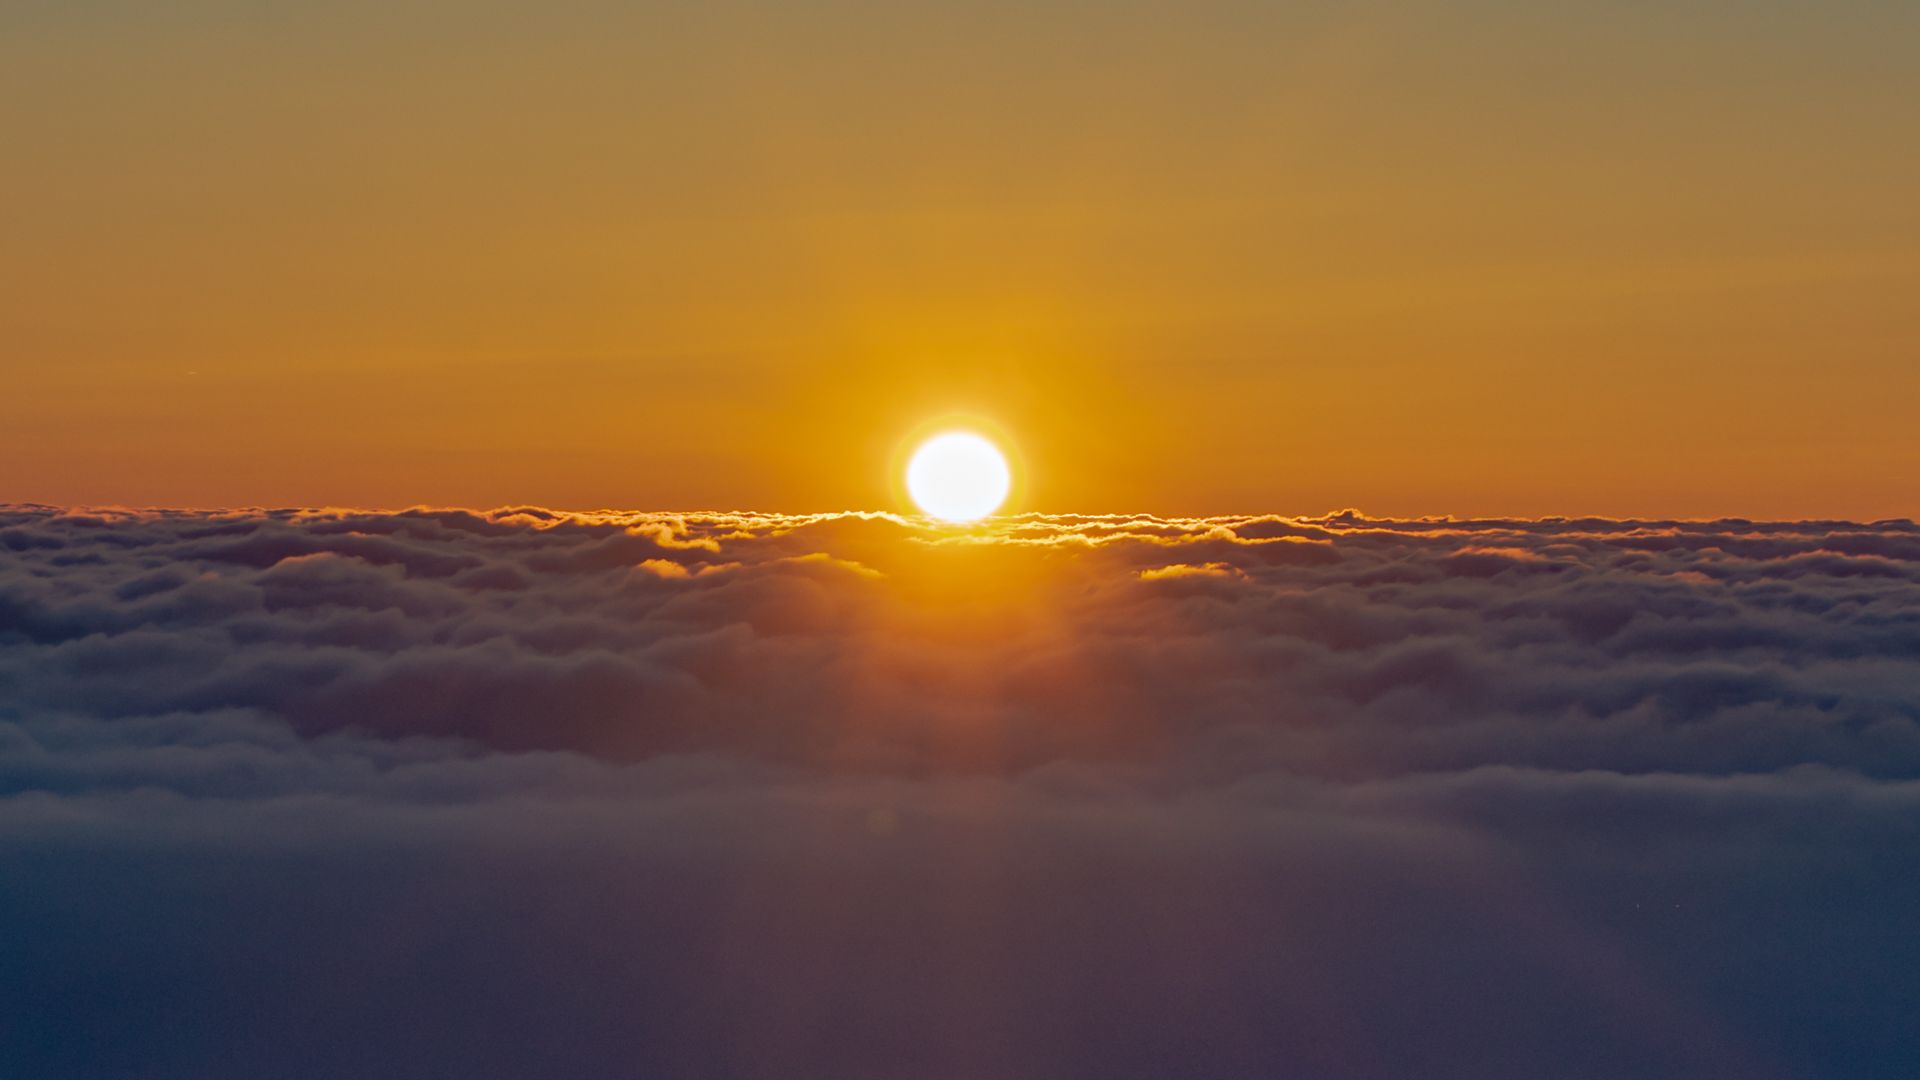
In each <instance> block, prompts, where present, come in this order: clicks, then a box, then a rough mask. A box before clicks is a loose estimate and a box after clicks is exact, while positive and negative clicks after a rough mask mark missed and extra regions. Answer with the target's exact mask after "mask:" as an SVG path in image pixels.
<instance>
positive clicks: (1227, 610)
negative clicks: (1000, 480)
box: [0, 506, 1920, 1077]
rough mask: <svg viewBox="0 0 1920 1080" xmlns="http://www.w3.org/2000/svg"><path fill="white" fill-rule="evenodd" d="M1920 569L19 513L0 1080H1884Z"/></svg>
mask: <svg viewBox="0 0 1920 1080" xmlns="http://www.w3.org/2000/svg"><path fill="white" fill-rule="evenodd" d="M1916 843H1920V528H1917V527H1916V526H1915V525H1914V524H1913V523H1911V522H1905V521H1895V522H1880V523H1873V524H1858V523H1846V522H1807V523H1771V522H1747V521H1718V522H1675V521H1642V522H1620V521H1607V520H1597V519H1576V520H1542V521H1532V520H1491V521H1450V520H1417V521H1400V520H1380V519H1373V518H1368V517H1366V516H1364V515H1361V514H1358V513H1356V512H1351V511H1348V512H1343V513H1340V514H1335V515H1330V516H1327V517H1323V518H1314V519H1282V518H1275V517H1229V518H1217V519H1205V520H1188V519H1162V518H1155V517H1149V516H1123V517H1087V516H1060V517H1049V516H1039V515H1028V516H1022V517H1014V518H1008V519H1002V520H1000V521H998V522H996V523H994V524H992V525H991V526H988V527H984V528H980V529H973V530H952V529H942V528H935V527H931V526H928V525H926V524H924V523H921V522H917V521H914V520H908V519H901V518H897V517H893V516H889V515H880V514H847V515H814V516H804V517H795V516H778V515H761V514H738V513H687V514H673V515H656V514H624V513H611V512H607V513H584V514H572V513H562V512H557V511H548V510H542V509H538V508H515V509H506V510H500V511H494V512H470V511H464V510H411V511H405V512H398V513H384V512H370V511H356V510H299V511H295V510H271V511H240V512H221V513H200V512H161V511H154V512H135V511H121V510H94V511H62V510H58V509H54V508H48V507H36V506H22V507H8V508H0V869H3V870H4V872H5V874H6V880H7V882H8V887H7V888H6V889H4V890H0V919H4V920H5V923H6V925H7V926H8V927H9V928H10V929H9V932H8V934H7V935H6V938H5V942H4V945H0V948H3V949H4V955H0V972H4V974H0V1072H6V1073H8V1074H9V1075H14V1074H17V1075H22V1076H39V1075H44V1076H86V1077H91V1076H101V1077H105V1076H124V1075H140V1076H195V1077H224V1076H233V1077H242V1076H258V1075H276V1076H289V1077H294V1076H316V1077H318V1076H339V1075H361V1076H374V1075H391V1076H419V1075H468V1074H487V1075H507V1076H535V1075H634V1074H644V1075H655V1076H689V1077H692V1076H716V1075H732V1076H768V1077H775V1076H778V1077H800V1076H819V1077H848V1076H899V1075H916V1076H930V1077H945V1076H954V1077H958V1076H975V1075H994V1076H1034V1077H1040V1076H1047V1077H1057V1076H1087V1077H1116V1076H1141V1077H1147V1076H1168V1075H1195V1076H1229V1075H1292V1076H1307V1077H1314V1076H1327V1077H1335V1076H1338V1077H1355V1076H1360V1077H1364V1076H1382V1077H1387V1076H1409V1075H1419V1076H1430V1077H1481V1076H1493V1075H1525V1074H1532V1075H1553V1076H1563V1077H1616V1076H1625V1075H1631V1076H1640V1077H1662V1076H1673V1077H1701V1076H1728V1077H1732V1076H1740V1077H1766V1076H1783V1077H1784V1076H1794V1077H1799V1076H1897V1075H1904V1074H1905V1069H1906V1063H1907V1061H1908V1053H1907V1046H1906V1031H1907V1030H1908V1024H1907V1022H1906V1018H1905V1017H1904V1014H1903V1011H1902V1010H1903V1008H1904V1004H1903V1003H1905V1002H1909V1001H1911V1000H1913V999H1914V998H1915V997H1916V996H1920V974H1916V972H1920V946H1916V944H1915V942H1916V941H1920V934H1916V933H1915V932H1914V929H1915V927H1914V916H1913V915H1912V911H1914V910H1916V906H1915V905H1916V903H1917V902H1920V874H1916V873H1915V872H1914V871H1913V870H1912V869H1911V868H1910V865H1909V864H1910V862H1911V857H1910V853H1911V852H1912V850H1914V845H1915V844H1916Z"/></svg>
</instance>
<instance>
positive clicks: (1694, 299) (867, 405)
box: [0, 0, 1920, 517]
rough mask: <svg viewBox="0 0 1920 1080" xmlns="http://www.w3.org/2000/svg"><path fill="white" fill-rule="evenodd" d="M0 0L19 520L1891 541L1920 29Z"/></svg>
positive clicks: (1531, 9) (1682, 7) (1228, 15)
mask: <svg viewBox="0 0 1920 1080" xmlns="http://www.w3.org/2000/svg"><path fill="white" fill-rule="evenodd" d="M539 7H540V10H537V11H536V10H533V5H525V6H516V5H504V4H490V3H468V4H458V5H456V4H448V3H433V4H429V3H419V2H393V0H385V2H381V3H356V2H343V3H330V4H310V5H293V4H266V3H237V2H235V3H218V2H209V0H176V2H173V3H168V4H163V5H162V4H150V3H120V2H72V0H65V2H42V0H26V2H21V0H14V2H12V3H8V4H6V5H5V6H4V7H0V132H4V139H0V208H3V209H0V215H3V218H0V373H3V374H4V383H3V384H0V385H4V398H0V401H4V418H5V422H4V423H0V501H5V500H41V501H49V502H123V503H137V504H193V505H226V504H239V503H274V504H289V503H336V504H371V505H396V504H400V505H404V504H409V503H418V502H430V503H461V504H484V505H496V504H502V503H516V502H537V503H543V504H550V505H561V506H606V505H618V506H639V507H756V508H764V509H769V510H805V509H824V508H841V507H881V506H886V505H888V501H889V499H890V495H889V490H890V487H889V478H888V475H887V470H888V468H889V462H890V460H891V458H892V455H893V452H894V450H895V448H896V444H897V443H898V441H899V440H900V439H902V438H903V437H905V435H906V434H907V433H908V432H910V431H911V430H913V429H914V428H916V427H917V426H919V425H921V424H922V423H924V422H925V421H926V420H928V419H929V418H930V417H935V416H939V415H943V414H947V413H952V412H970V413H974V414H978V415H980V416H983V417H986V418H988V419H990V420H992V421H993V422H995V423H996V424H998V425H1000V426H1001V427H1003V428H1004V429H1005V430H1006V431H1007V432H1009V433H1011V434H1012V436H1013V437H1014V438H1015V439H1016V441H1017V443H1018V448H1019V451H1020V453H1021V455H1022V456H1023V457H1024V459H1025V461H1026V463H1027V475H1026V483H1025V485H1024V493H1025V495H1024V503H1025V507H1027V508H1037V509H1045V510H1134V509H1145V510H1159V511H1165V512H1180V513H1200V512H1230V511H1256V510H1272V511H1281V512H1310V511H1319V510H1324V509H1327V508H1331V507H1336V506H1348V505H1352V506H1359V507H1362V508H1365V509H1367V510H1370V511H1374V512H1379V513H1446V512H1452V513H1461V514H1474V513H1516V514H1543V513H1583V512H1594V513H1611V514H1644V515H1684V516H1703V515H1716V514H1743V515H1749V516H1825V515H1844V516H1853V517H1878V516H1893V515H1914V514H1917V513H1920V496H1916V495H1915V492H1916V491H1920V435H1916V434H1915V430H1914V420H1915V414H1916V412H1917V411H1920V410H1917V409H1916V404H1917V403H1920V302H1916V297H1917V296H1920V198H1916V197H1915V192H1916V191H1920V139H1916V133H1917V132H1920V56H1917V53H1920V46H1916V42H1917V41H1920V5H1915V4H1913V3H1910V2H1905V0H1901V2H1892V0H1888V2H1876V0H1840V2H1835V3H1827V4H1821V5H1813V4H1789V3H1784V2H1753V3H1730V2H1716V3H1684V2H1682V3H1661V4H1652V3H1645V4H1642V3H1623V4H1572V3H1539V2H1529V3H1521V2H1517V0H1516V2H1466V3H1447V4H1441V3H1339V4H1335V3H1308V4H1284V3H1226V2H1218V0H1214V2H1193V0H1188V2H1184V3H1179V4H1172V3H1167V4H1147V3H1131V2H1126V0H1102V2H1099V3H1092V2H1084V3H1083V2H1064V3H1044V4H1041V3H1032V2H1024V3H1012V2H1006V3H997V2H988V3H969V4H964V5H961V4H937V3H911V2H909V3H902V2H891V3H871V4H868V3H786V4H771V3H741V2H727V0H722V2H717V3H699V4H692V3H685V4H615V3H605V4H547V5H540V6H539Z"/></svg>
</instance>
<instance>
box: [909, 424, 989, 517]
mask: <svg viewBox="0 0 1920 1080" xmlns="http://www.w3.org/2000/svg"><path fill="white" fill-rule="evenodd" d="M1012 487H1013V470H1011V469H1009V468H1008V467H1007V456H1006V455H1005V454H1003V453H1001V452H1000V448H999V447H997V446H995V445H993V443H992V442H991V441H989V440H988V439H987V438H985V437H984V436H981V435H976V434H974V433H973V432H971V431H949V432H946V433H944V434H940V435H935V436H934V437H933V438H931V439H928V440H927V441H926V442H923V443H921V444H920V448H919V449H917V450H915V451H914V452H913V459H912V460H911V461H909V462H908V463H907V494H908V495H911V496H912V497H913V501H914V505H916V506H918V507H919V508H920V509H921V510H922V511H923V512H924V513H926V514H927V515H928V516H930V517H936V518H939V519H940V520H942V521H978V520H980V519H981V518H983V517H986V516H987V515H988V514H991V513H993V512H994V511H995V510H998V509H999V508H1000V504H1001V503H1003V502H1006V501H1007V492H1008V490H1010V489H1011V488H1012Z"/></svg>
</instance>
